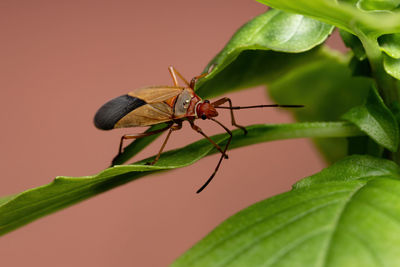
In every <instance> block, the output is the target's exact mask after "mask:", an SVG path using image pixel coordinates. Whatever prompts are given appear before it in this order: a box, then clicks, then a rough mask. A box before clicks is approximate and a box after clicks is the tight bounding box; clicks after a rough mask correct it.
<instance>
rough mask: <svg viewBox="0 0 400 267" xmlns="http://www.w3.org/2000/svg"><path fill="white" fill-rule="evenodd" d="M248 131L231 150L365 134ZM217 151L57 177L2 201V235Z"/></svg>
mask: <svg viewBox="0 0 400 267" xmlns="http://www.w3.org/2000/svg"><path fill="white" fill-rule="evenodd" d="M247 129H248V134H247V135H246V136H245V135H243V132H242V131H241V130H235V131H233V134H234V137H233V140H232V143H231V148H237V147H241V146H246V145H250V144H256V143H261V142H267V141H272V140H280V139H288V138H302V137H343V136H359V135H363V133H362V132H360V131H359V130H358V129H357V127H355V126H354V125H352V124H350V123H347V122H346V123H338V122H332V123H295V124H280V125H253V126H248V127H247ZM227 138H228V136H227V134H220V135H216V136H213V137H212V139H213V140H214V141H215V142H216V143H218V144H220V145H221V146H224V145H225V144H226V141H227ZM216 152H217V151H216V150H215V148H214V147H213V146H212V145H211V144H210V143H209V142H208V141H207V140H205V139H202V140H200V141H197V142H195V143H192V144H190V145H188V146H186V147H184V148H181V149H177V150H171V151H168V152H165V153H163V154H162V155H161V157H160V160H159V161H158V162H157V164H156V165H154V166H148V165H145V163H146V162H148V161H151V160H152V159H153V158H149V159H145V160H142V161H140V162H137V163H136V164H134V165H121V166H115V167H112V168H109V169H107V170H104V171H102V172H101V173H99V174H97V175H93V176H85V177H57V178H56V179H55V180H54V181H53V182H52V183H50V184H47V185H44V186H41V187H37V188H33V189H30V190H27V191H25V192H22V193H20V194H17V195H14V196H8V197H6V198H3V199H1V200H0V234H4V233H7V232H9V231H11V230H13V229H16V228H18V227H20V226H22V225H24V224H27V223H29V222H31V221H33V220H35V219H37V218H40V217H42V216H44V215H46V214H49V213H52V212H55V211H57V210H59V209H62V208H65V207H68V206H70V205H72V204H74V203H77V202H79V201H82V200H84V199H87V198H90V197H92V196H95V195H97V194H100V193H102V192H104V191H107V190H110V189H112V188H114V187H116V186H119V185H122V184H125V183H127V182H129V181H132V180H136V179H138V178H141V177H144V176H146V175H149V174H152V173H155V172H159V171H162V170H169V169H175V168H181V167H184V166H187V165H190V164H193V163H194V162H196V161H197V160H199V159H201V158H203V157H205V156H207V155H210V154H213V153H216ZM210 171H211V170H210ZM209 174H210V173H204V174H202V175H204V176H207V175H209ZM194 193H195V192H194V191H193V194H194Z"/></svg>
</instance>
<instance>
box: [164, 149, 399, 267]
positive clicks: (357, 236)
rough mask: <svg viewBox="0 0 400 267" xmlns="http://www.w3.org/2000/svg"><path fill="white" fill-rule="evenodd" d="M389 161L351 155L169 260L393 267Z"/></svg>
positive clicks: (393, 186) (393, 171)
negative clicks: (178, 256)
mask: <svg viewBox="0 0 400 267" xmlns="http://www.w3.org/2000/svg"><path fill="white" fill-rule="evenodd" d="M399 202H400V181H399V168H398V166H397V165H395V164H394V163H393V162H389V161H385V160H382V159H376V158H372V157H367V156H354V157H349V158H347V159H344V160H343V161H341V162H339V163H337V164H335V165H333V166H331V167H329V168H327V169H325V170H323V171H322V172H320V173H319V174H316V175H314V176H311V177H309V178H306V179H305V180H303V181H301V182H299V183H298V184H296V185H295V186H294V188H293V190H292V191H290V192H287V193H283V194H281V195H278V196H275V197H272V198H270V199H267V200H264V201H261V202H259V203H257V204H255V205H252V206H250V207H248V208H246V209H244V210H242V211H240V212H239V213H238V214H236V215H234V216H232V217H231V218H229V219H227V220H226V221H225V222H223V223H222V224H221V225H219V226H218V227H217V228H216V229H215V230H214V231H212V232H211V233H210V234H209V235H207V236H206V237H205V238H204V239H203V240H201V241H200V242H199V243H197V244H196V245H195V246H194V247H193V248H191V249H190V250H189V251H187V252H186V253H185V254H184V255H182V256H181V257H180V258H179V259H178V260H177V261H175V262H174V263H173V264H172V266H174V267H178V266H274V267H280V266H332V267H336V266H338V267H343V266H400V239H399V238H398V236H400V223H399V222H400V206H399V205H398V203H399Z"/></svg>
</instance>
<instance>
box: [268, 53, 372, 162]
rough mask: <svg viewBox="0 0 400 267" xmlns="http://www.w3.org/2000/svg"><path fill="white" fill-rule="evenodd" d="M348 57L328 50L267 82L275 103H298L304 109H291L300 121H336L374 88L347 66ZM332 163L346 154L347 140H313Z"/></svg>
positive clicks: (367, 80)
mask: <svg viewBox="0 0 400 267" xmlns="http://www.w3.org/2000/svg"><path fill="white" fill-rule="evenodd" d="M348 61H349V59H348V57H344V56H341V55H336V54H333V53H331V52H329V51H328V53H325V54H324V55H322V54H321V56H320V57H319V60H318V61H317V60H315V61H308V62H305V63H304V64H303V66H302V67H301V68H297V69H293V70H291V71H288V72H287V73H286V74H285V75H282V77H281V78H280V79H279V80H276V81H275V82H272V83H270V84H268V92H269V94H270V96H271V97H272V99H273V100H274V101H275V102H276V103H283V104H286V103H297V104H303V105H305V107H304V108H301V109H293V110H290V111H292V112H293V113H294V114H295V117H296V119H297V120H299V121H334V120H338V119H339V118H340V116H341V115H343V114H344V113H345V112H347V111H348V110H349V109H350V108H352V107H354V106H357V105H361V104H362V103H363V102H364V99H365V98H366V96H367V94H368V91H369V89H370V87H371V82H372V80H371V79H368V78H365V77H354V76H352V74H351V71H350V70H349V69H348V67H347V65H348ZM314 141H315V142H316V144H317V146H318V148H319V149H320V150H321V152H322V153H323V154H324V156H325V158H326V159H327V160H328V161H329V162H335V161H337V160H338V159H340V158H343V157H344V156H346V155H347V141H346V140H345V139H338V138H335V139H317V140H314Z"/></svg>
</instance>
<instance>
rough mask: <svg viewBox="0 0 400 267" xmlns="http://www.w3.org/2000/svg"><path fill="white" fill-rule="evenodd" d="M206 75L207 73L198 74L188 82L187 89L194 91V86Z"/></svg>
mask: <svg viewBox="0 0 400 267" xmlns="http://www.w3.org/2000/svg"><path fill="white" fill-rule="evenodd" d="M207 75H208V72H206V73H203V74H200V75H199V76H196V77H194V78H193V79H192V80H191V81H190V85H189V87H190V88H192V89H194V86H195V85H196V83H197V81H198V80H199V79H201V78H203V77H205V76H207Z"/></svg>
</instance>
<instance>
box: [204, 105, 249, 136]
mask: <svg viewBox="0 0 400 267" xmlns="http://www.w3.org/2000/svg"><path fill="white" fill-rule="evenodd" d="M226 102H228V103H229V110H230V112H231V120H232V125H233V126H235V127H237V128H239V129H241V130H242V131H243V132H244V134H247V130H246V128H245V127H243V126H241V125H238V124H236V121H235V116H234V115H233V109H232V101H231V99H230V98H227V97H223V98H221V99H219V100H217V101H215V102H213V103H211V104H212V105H213V106H214V107H218V106H220V105H222V104H225V103H226Z"/></svg>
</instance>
